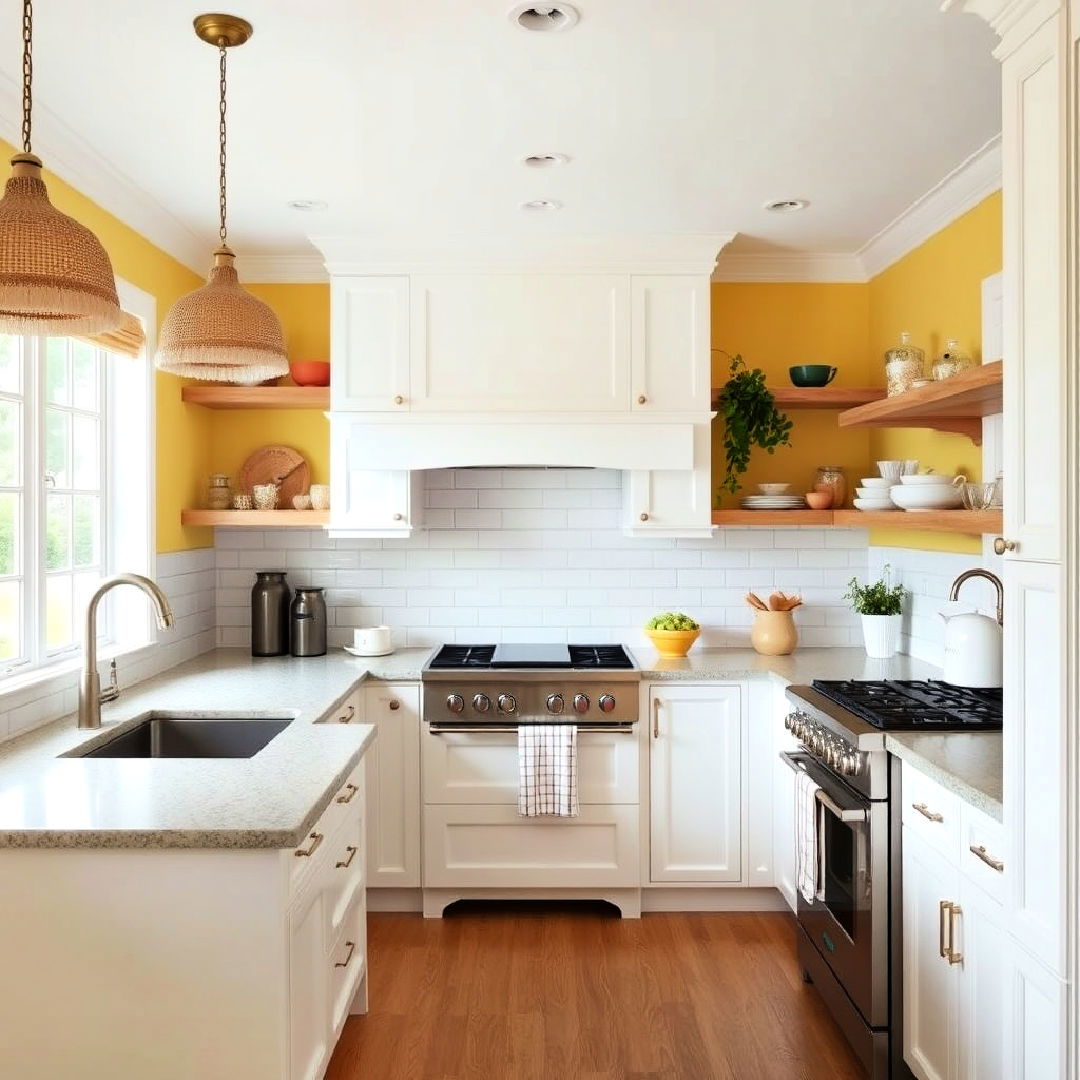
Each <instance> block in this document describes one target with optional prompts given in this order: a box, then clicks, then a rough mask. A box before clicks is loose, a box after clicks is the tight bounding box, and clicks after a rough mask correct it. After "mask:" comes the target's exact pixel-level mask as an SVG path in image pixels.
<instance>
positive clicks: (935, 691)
mask: <svg viewBox="0 0 1080 1080" xmlns="http://www.w3.org/2000/svg"><path fill="white" fill-rule="evenodd" d="M813 687H814V689H815V690H817V692H818V693H819V694H823V695H824V696H825V697H827V698H829V699H830V700H832V701H835V702H836V703H837V704H838V705H842V706H843V707H844V708H845V709H847V710H848V711H849V712H852V713H854V714H855V715H856V716H858V717H860V718H861V719H863V720H865V721H866V722H867V723H868V724H872V725H873V726H874V727H876V728H881V729H882V730H893V731H898V730H901V729H906V730H909V731H957V730H961V731H975V730H981V731H997V730H1000V729H1001V715H1002V704H1001V701H1002V698H1001V691H1000V690H976V689H969V688H968V687H963V686H952V685H951V684H949V683H946V682H940V681H939V680H937V679H928V680H911V681H908V680H892V679H888V680H885V681H883V682H860V681H858V680H830V679H815V680H814V682H813Z"/></svg>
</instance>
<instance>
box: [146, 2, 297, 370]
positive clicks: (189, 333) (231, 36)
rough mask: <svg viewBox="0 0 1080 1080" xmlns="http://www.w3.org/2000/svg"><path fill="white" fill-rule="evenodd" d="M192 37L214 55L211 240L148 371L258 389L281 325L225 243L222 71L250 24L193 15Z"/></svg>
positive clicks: (281, 363)
mask: <svg viewBox="0 0 1080 1080" xmlns="http://www.w3.org/2000/svg"><path fill="white" fill-rule="evenodd" d="M195 33H196V34H197V35H198V36H199V38H200V39H201V40H203V41H205V42H208V43H209V44H211V45H214V46H216V47H217V50H218V66H219V75H220V78H219V94H220V96H219V99H218V141H219V155H218V218H219V227H218V235H219V236H220V238H221V244H220V246H219V247H218V248H217V250H216V251H215V252H214V265H213V266H212V267H211V269H210V276H209V280H208V281H207V282H206V284H205V285H204V286H203V287H202V288H201V289H196V290H195V291H194V292H191V293H188V294H187V296H182V297H181V298H180V299H179V300H177V302H176V303H175V304H174V305H173V307H172V310H171V311H170V312H169V314H168V315H166V316H165V321H164V322H163V323H162V324H161V336H160V337H159V339H158V351H157V357H156V360H155V363H156V364H157V366H158V367H159V368H161V370H162V371H169V372H172V373H173V374H174V375H184V376H187V377H188V378H192V379H207V380H209V381H210V382H230V383H246V384H251V383H260V382H263V381H265V380H266V379H275V378H277V377H278V376H279V375H285V374H286V373H287V372H288V370H289V364H288V361H287V360H286V359H285V336H284V334H282V332H281V323H279V322H278V319H277V316H276V315H275V314H274V313H273V311H271V310H270V307H269V306H268V305H267V304H264V303H263V302H262V301H261V300H259V299H257V298H256V297H254V296H252V295H251V293H249V292H248V291H247V290H246V289H245V288H244V287H243V286H242V285H241V284H240V279H239V278H238V277H237V276H236V268H235V267H234V266H233V260H234V259H235V258H236V256H235V255H234V254H233V252H232V250H231V249H230V248H229V246H228V244H226V242H225V238H226V227H225V211H226V201H225V134H226V131H225V68H226V57H227V55H228V50H229V49H230V48H233V47H234V46H237V45H243V44H244V42H245V41H247V40H248V38H249V37H251V23H249V22H246V21H245V20H244V19H241V18H238V17H237V16H235V15H200V16H198V17H197V18H196V19H195Z"/></svg>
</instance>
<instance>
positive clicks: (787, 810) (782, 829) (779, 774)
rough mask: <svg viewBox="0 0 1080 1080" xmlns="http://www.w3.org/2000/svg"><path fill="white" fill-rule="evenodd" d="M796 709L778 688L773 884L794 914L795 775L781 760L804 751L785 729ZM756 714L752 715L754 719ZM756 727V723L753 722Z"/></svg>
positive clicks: (775, 697)
mask: <svg viewBox="0 0 1080 1080" xmlns="http://www.w3.org/2000/svg"><path fill="white" fill-rule="evenodd" d="M793 709H794V706H793V705H792V704H791V702H789V701H788V700H787V698H786V696H785V695H784V691H783V690H782V689H781V688H779V687H777V688H776V690H775V692H774V705H773V724H772V727H773V750H772V754H771V757H770V759H769V761H770V764H771V766H772V785H771V789H769V788H766V790H768V791H770V795H771V804H772V836H773V840H772V848H773V852H772V858H773V881H774V884H775V885H776V888H777V889H779V891H780V894H781V895H782V896H783V898H784V899H785V900H786V901H787V905H788V907H790V908H791V910H792V911H794V910H795V909H796V906H797V902H798V901H797V895H796V893H797V886H796V883H795V882H796V872H797V867H796V858H795V771H794V770H793V769H792V768H791V767H790V766H789V765H788V764H787V763H786V762H785V761H783V760H782V759H781V757H780V755H781V754H782V753H784V752H785V751H788V752H794V751H799V750H801V749H802V746H801V745H800V743H799V740H798V739H796V738H795V736H794V735H792V734H791V732H789V731H788V730H787V729H786V728H785V727H784V717H785V716H786V715H787V714H788V713H789V712H791V711H792V710H793ZM753 715H754V714H753V713H751V716H753ZM751 723H752V724H754V726H757V725H756V721H754V720H752V721H751Z"/></svg>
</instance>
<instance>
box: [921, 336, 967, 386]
mask: <svg viewBox="0 0 1080 1080" xmlns="http://www.w3.org/2000/svg"><path fill="white" fill-rule="evenodd" d="M974 363H975V362H974V361H973V360H972V359H971V357H970V356H968V354H967V353H966V352H961V351H960V342H959V341H957V340H956V338H949V340H948V341H946V342H945V351H944V352H943V353H942V354H941V355H940V356H939V357H938V358H937V359H936V360H935V361H934V366H933V368H931V370H930V374H931V375H932V376H933V377H934V379H936V380H937V381H938V382H940V381H941V380H942V379H951V378H952V377H953V376H954V375H959V374H960V372H961V371H967V369H968V368H970V367H973V366H974Z"/></svg>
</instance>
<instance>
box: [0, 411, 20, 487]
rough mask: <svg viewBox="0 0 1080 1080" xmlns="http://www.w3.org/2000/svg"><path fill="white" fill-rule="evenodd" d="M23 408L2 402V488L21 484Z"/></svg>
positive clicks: (0, 414) (0, 428)
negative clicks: (20, 454)
mask: <svg viewBox="0 0 1080 1080" xmlns="http://www.w3.org/2000/svg"><path fill="white" fill-rule="evenodd" d="M21 413H22V406H21V405H19V404H18V403H17V402H14V401H0V487H16V486H17V485H18V484H19V476H20V471H19V417H20V414H21Z"/></svg>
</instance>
